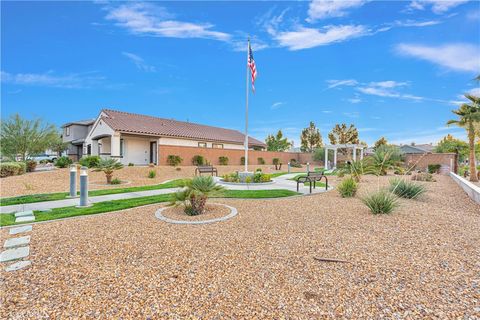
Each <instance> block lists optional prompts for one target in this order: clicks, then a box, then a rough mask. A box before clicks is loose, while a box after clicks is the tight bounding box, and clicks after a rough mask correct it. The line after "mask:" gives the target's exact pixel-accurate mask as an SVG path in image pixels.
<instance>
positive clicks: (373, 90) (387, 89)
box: [357, 80, 425, 101]
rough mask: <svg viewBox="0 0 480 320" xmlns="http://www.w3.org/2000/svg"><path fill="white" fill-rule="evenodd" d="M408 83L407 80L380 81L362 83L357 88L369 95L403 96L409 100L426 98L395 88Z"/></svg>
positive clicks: (402, 97)
mask: <svg viewBox="0 0 480 320" xmlns="http://www.w3.org/2000/svg"><path fill="white" fill-rule="evenodd" d="M406 85H408V83H407V82H397V81H392V80H388V81H378V82H370V83H369V84H368V85H362V86H360V87H357V90H358V91H360V92H362V93H364V94H368V95H374V96H379V97H388V98H401V99H408V100H415V101H420V100H424V99H425V98H423V97H419V96H415V95H412V94H404V93H400V92H398V91H396V90H395V89H397V88H400V87H403V86H406Z"/></svg>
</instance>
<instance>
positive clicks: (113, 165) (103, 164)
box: [94, 159, 123, 184]
mask: <svg viewBox="0 0 480 320" xmlns="http://www.w3.org/2000/svg"><path fill="white" fill-rule="evenodd" d="M122 168H123V164H121V163H120V162H118V161H117V160H116V159H101V160H100V162H99V163H98V165H97V167H96V168H95V170H94V171H103V172H104V173H105V177H106V178H107V183H108V184H111V183H112V177H113V172H115V170H120V169H122Z"/></svg>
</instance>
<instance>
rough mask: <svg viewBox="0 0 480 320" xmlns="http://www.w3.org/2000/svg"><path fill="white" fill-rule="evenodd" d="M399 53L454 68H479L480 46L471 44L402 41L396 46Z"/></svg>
mask: <svg viewBox="0 0 480 320" xmlns="http://www.w3.org/2000/svg"><path fill="white" fill-rule="evenodd" d="M396 51H397V52H398V53H399V54H402V55H406V56H411V57H415V58H418V59H422V60H426V61H429V62H432V63H434V64H438V65H440V66H442V67H445V68H448V69H451V70H455V71H467V72H478V71H479V70H480V47H479V46H475V45H471V44H461V43H457V44H446V45H442V46H426V45H421V44H406V43H402V44H399V45H397V46H396Z"/></svg>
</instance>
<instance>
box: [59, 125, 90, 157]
mask: <svg viewBox="0 0 480 320" xmlns="http://www.w3.org/2000/svg"><path fill="white" fill-rule="evenodd" d="M94 123H95V119H89V120H81V121H74V122H69V123H66V124H64V125H63V126H62V129H63V134H62V136H63V142H68V147H67V150H66V153H67V156H68V157H70V158H71V159H72V160H73V161H78V160H79V159H80V158H81V157H82V155H83V154H84V150H83V148H84V145H83V143H84V142H85V138H86V137H87V136H88V133H89V132H90V130H91V129H92V126H93V124H94Z"/></svg>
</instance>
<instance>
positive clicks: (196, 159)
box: [192, 154, 205, 166]
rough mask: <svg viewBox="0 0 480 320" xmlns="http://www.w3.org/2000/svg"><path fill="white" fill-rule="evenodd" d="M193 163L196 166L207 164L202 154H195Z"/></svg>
mask: <svg viewBox="0 0 480 320" xmlns="http://www.w3.org/2000/svg"><path fill="white" fill-rule="evenodd" d="M192 164H193V165H194V166H203V165H204V164H205V158H204V157H203V156H201V155H198V154H197V155H195V156H193V158H192Z"/></svg>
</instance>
